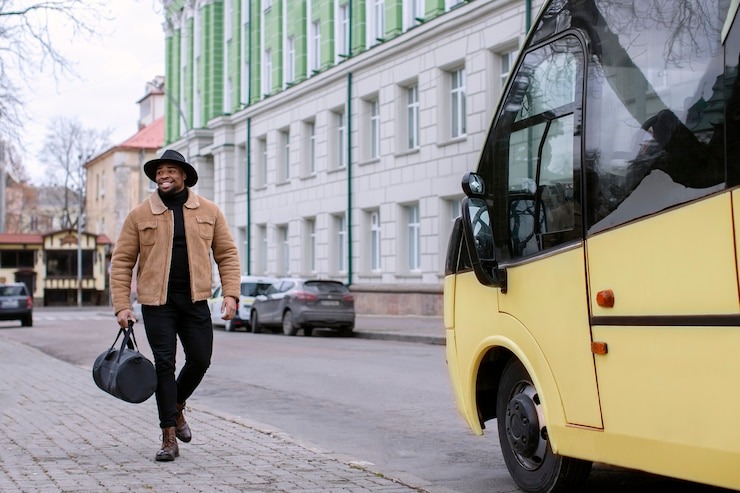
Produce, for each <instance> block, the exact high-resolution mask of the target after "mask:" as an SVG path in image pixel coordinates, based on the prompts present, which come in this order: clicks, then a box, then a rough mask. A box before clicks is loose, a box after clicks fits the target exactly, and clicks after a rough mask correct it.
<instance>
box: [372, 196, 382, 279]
mask: <svg viewBox="0 0 740 493" xmlns="http://www.w3.org/2000/svg"><path fill="white" fill-rule="evenodd" d="M370 270H372V271H373V272H380V212H378V211H373V212H371V213H370Z"/></svg>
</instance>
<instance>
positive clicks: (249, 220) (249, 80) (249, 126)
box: [242, 2, 253, 275]
mask: <svg viewBox="0 0 740 493" xmlns="http://www.w3.org/2000/svg"><path fill="white" fill-rule="evenodd" d="M242 5H243V4H242ZM251 5H252V3H251V2H249V3H248V4H247V8H250V6H251ZM252 22H253V21H252V15H251V12H250V15H249V29H248V30H247V53H246V56H247V68H248V70H247V73H246V74H245V76H246V77H247V94H246V96H247V100H246V102H244V101H243V102H242V104H243V105H245V107H246V108H249V104H250V103H251V101H252ZM247 111H249V110H247ZM246 152H247V169H246V172H247V203H246V206H247V235H246V236H247V270H246V272H247V275H251V274H252V117H247V150H246Z"/></svg>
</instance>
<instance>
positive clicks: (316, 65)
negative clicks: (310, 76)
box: [308, 21, 321, 72]
mask: <svg viewBox="0 0 740 493" xmlns="http://www.w3.org/2000/svg"><path fill="white" fill-rule="evenodd" d="M308 55H309V62H310V65H309V66H310V68H311V70H312V71H313V72H318V71H319V69H320V68H321V23H320V22H319V21H314V22H312V23H311V49H310V50H309V54H308Z"/></svg>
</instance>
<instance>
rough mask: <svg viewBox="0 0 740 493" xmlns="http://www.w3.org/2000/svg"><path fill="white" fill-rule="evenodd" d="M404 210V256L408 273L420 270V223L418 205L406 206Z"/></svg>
mask: <svg viewBox="0 0 740 493" xmlns="http://www.w3.org/2000/svg"><path fill="white" fill-rule="evenodd" d="M405 209H406V211H405V212H406V254H407V267H408V270H409V271H412V272H413V271H418V270H420V269H421V223H420V222H419V205H418V204H414V205H408V206H406V207H405Z"/></svg>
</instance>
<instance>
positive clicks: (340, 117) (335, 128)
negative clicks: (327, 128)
mask: <svg viewBox="0 0 740 493" xmlns="http://www.w3.org/2000/svg"><path fill="white" fill-rule="evenodd" d="M345 115H346V113H345V111H344V108H342V109H339V110H335V111H332V115H331V117H332V118H331V119H332V129H331V134H330V136H331V139H330V146H331V147H330V149H332V154H333V156H332V158H333V159H332V162H333V163H334V169H342V168H346V167H347V132H346V128H347V122H346V118H345Z"/></svg>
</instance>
